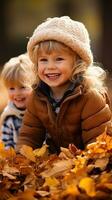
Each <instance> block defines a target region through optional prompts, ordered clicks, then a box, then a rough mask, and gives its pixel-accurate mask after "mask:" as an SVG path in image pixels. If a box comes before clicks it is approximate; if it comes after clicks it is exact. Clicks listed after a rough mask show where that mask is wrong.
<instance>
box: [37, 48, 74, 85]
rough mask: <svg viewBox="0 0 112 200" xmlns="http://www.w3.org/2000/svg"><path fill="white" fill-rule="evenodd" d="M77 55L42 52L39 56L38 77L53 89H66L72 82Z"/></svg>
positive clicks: (62, 52)
mask: <svg viewBox="0 0 112 200" xmlns="http://www.w3.org/2000/svg"><path fill="white" fill-rule="evenodd" d="M74 62H75V55H73V54H70V53H69V52H67V51H63V50H60V51H52V52H51V53H50V54H47V53H46V52H41V53H40V54H39V55H38V76H39V78H40V79H41V80H42V81H43V82H45V83H46V84H47V85H49V86H50V87H51V88H54V87H55V88H56V87H60V86H61V87H62V88H63V87H65V86H66V84H68V83H69V82H70V78H71V76H72V72H73V66H74Z"/></svg>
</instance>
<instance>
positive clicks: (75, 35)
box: [27, 16, 93, 65]
mask: <svg viewBox="0 0 112 200" xmlns="http://www.w3.org/2000/svg"><path fill="white" fill-rule="evenodd" d="M45 40H56V41H59V42H61V43H64V44H65V45H66V46H68V47H70V48H71V49H72V50H73V51H75V52H76V53H77V54H78V55H79V56H80V57H81V58H82V59H83V60H84V61H85V62H86V64H87V65H90V64H91V63H92V62H93V55H92V52H91V49H90V39H89V34H88V31H87V29H86V28H85V26H84V24H82V23H81V22H78V21H74V20H72V19H70V17H68V16H63V17H54V18H48V19H47V20H46V21H45V22H43V23H42V24H40V25H39V26H38V27H37V28H36V29H35V31H34V33H33V35H32V37H31V38H30V39H29V42H28V45H27V50H28V53H29V56H30V58H31V60H32V62H35V60H34V56H33V53H34V49H35V46H36V45H37V44H38V43H39V42H42V41H45Z"/></svg>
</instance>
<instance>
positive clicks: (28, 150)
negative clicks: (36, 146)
mask: <svg viewBox="0 0 112 200" xmlns="http://www.w3.org/2000/svg"><path fill="white" fill-rule="evenodd" d="M20 153H21V154H22V155H23V156H25V157H26V158H27V159H29V160H31V161H33V162H36V158H35V155H34V153H33V149H32V147H29V146H27V145H23V146H22V148H21V149H20Z"/></svg>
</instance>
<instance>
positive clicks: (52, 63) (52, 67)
mask: <svg viewBox="0 0 112 200" xmlns="http://www.w3.org/2000/svg"><path fill="white" fill-rule="evenodd" d="M55 67H56V66H55V62H54V61H51V60H50V61H49V62H48V65H47V68H48V69H55Z"/></svg>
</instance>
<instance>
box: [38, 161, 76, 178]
mask: <svg viewBox="0 0 112 200" xmlns="http://www.w3.org/2000/svg"><path fill="white" fill-rule="evenodd" d="M72 165H73V161H72V160H70V159H69V160H59V161H57V162H56V163H54V164H53V167H52V168H49V169H47V170H45V171H43V172H42V173H41V175H42V176H43V177H49V176H58V175H60V174H62V173H63V172H64V171H68V170H70V169H71V168H72Z"/></svg>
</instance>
